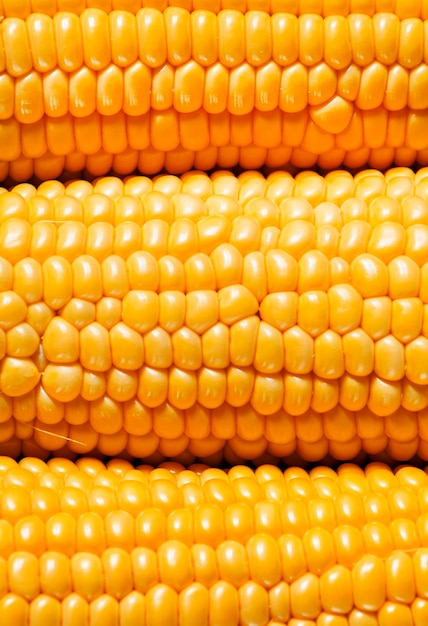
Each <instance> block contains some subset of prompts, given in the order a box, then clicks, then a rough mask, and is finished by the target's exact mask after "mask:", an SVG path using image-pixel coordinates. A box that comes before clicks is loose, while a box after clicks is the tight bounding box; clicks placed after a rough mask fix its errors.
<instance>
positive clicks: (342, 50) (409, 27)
mask: <svg viewBox="0 0 428 626" xmlns="http://www.w3.org/2000/svg"><path fill="white" fill-rule="evenodd" d="M426 30H427V22H426V21H425V20H421V19H419V18H416V17H415V18H409V19H405V20H402V21H400V19H399V17H398V16H397V15H396V14H394V13H377V14H375V15H374V16H373V17H370V16H368V15H360V14H351V15H349V16H348V17H347V18H346V17H343V16H339V15H335V16H330V17H327V18H323V17H322V16H321V15H318V14H308V15H302V16H300V17H296V16H294V15H292V14H290V13H276V14H274V15H272V16H270V15H269V14H268V13H265V12H263V11H248V12H246V13H241V12H240V11H237V10H225V11H221V12H220V14H219V15H218V16H217V15H215V14H214V13H213V12H211V11H194V12H189V11H186V10H185V9H183V8H180V7H168V8H166V9H165V11H163V12H162V11H159V10H157V9H152V8H145V9H141V10H140V11H139V12H138V13H137V15H135V16H134V15H132V14H131V13H129V12H126V11H114V12H112V13H110V14H107V13H105V12H104V11H101V10H99V9H87V10H85V11H84V12H83V13H82V14H81V15H80V16H78V15H76V14H73V13H68V12H61V13H56V14H55V16H54V17H53V18H51V17H49V16H47V15H42V14H38V13H32V14H31V15H30V16H29V17H28V18H27V20H26V21H24V20H21V19H19V18H6V19H5V20H3V22H2V30H1V33H2V40H3V46H2V55H1V57H0V70H1V71H5V70H6V71H7V74H6V75H4V76H3V82H4V81H5V79H9V81H10V79H11V77H17V78H21V79H22V80H19V81H16V83H15V90H16V94H17V96H19V95H21V94H22V97H23V99H24V96H25V94H26V93H27V92H28V93H30V92H31V90H32V89H35V88H38V90H39V91H40V90H41V87H42V80H43V84H44V87H45V89H46V91H48V93H49V96H50V95H51V92H54V94H55V95H57V97H56V101H57V106H60V104H61V103H62V106H64V105H65V104H66V102H67V98H65V102H64V98H62V97H61V96H62V91H63V90H62V89H61V85H62V83H63V82H64V81H67V80H68V76H67V74H69V73H72V74H73V77H72V79H71V81H70V82H71V84H70V91H71V93H70V101H71V102H73V101H75V102H76V107H77V110H76V114H77V115H79V116H82V115H83V114H84V111H85V108H84V107H83V105H80V107H79V106H78V100H79V93H80V90H79V85H81V92H82V93H83V92H85V91H86V92H87V95H86V98H85V100H87V101H88V105H87V106H89V102H90V101H91V100H93V98H94V96H92V97H91V91H98V92H99V99H100V102H99V105H101V106H102V104H103V100H105V101H108V100H111V99H112V94H113V93H114V89H115V88H117V87H118V86H122V88H123V84H124V83H125V87H126V84H127V86H128V89H130V90H131V93H132V95H134V93H136V94H140V92H141V91H143V88H142V87H140V89H137V83H138V82H139V81H140V80H142V79H145V80H144V88H145V86H146V83H147V80H148V78H149V77H150V69H149V68H153V69H155V68H159V69H162V75H157V74H153V86H152V90H153V91H154V93H155V97H157V96H156V92H157V85H158V83H160V85H162V84H163V85H166V82H167V80H168V79H167V78H165V77H163V75H164V74H165V73H167V69H169V73H173V71H174V70H173V68H174V67H177V70H176V73H177V77H176V79H175V84H174V89H175V90H177V89H178V90H179V91H181V90H180V86H182V87H185V89H187V90H189V88H190V90H191V91H195V92H198V89H199V90H200V89H201V85H199V86H198V83H202V82H203V79H204V68H208V67H210V66H213V65H214V64H217V63H218V64H219V67H218V68H217V70H215V69H214V70H213V69H211V70H210V72H208V71H207V76H206V81H207V82H208V83H211V82H217V83H219V84H218V90H219V91H224V87H225V81H226V83H227V78H226V77H227V75H228V72H227V68H239V67H240V66H242V64H243V63H244V62H246V63H247V64H248V66H249V67H250V68H257V67H260V68H263V69H262V70H261V72H260V75H259V81H260V82H264V83H265V84H266V85H274V84H275V83H276V82H277V81H278V75H277V74H279V72H280V69H281V68H282V67H288V66H293V67H294V74H295V75H296V76H297V75H298V74H299V75H300V74H302V73H303V72H305V71H306V67H310V68H311V71H310V73H309V83H310V85H311V83H312V84H313V87H314V92H315V91H316V89H315V87H316V85H317V84H322V83H324V82H325V83H326V85H325V87H324V90H325V91H326V90H327V89H330V90H331V88H332V85H334V84H335V82H336V72H338V71H339V72H340V71H343V72H344V76H342V81H343V82H345V83H346V84H347V85H348V89H347V91H350V92H353V91H355V87H354V88H352V87H350V86H349V84H350V82H352V79H353V80H354V81H355V83H356V88H357V89H358V80H357V76H354V74H359V73H360V69H359V68H360V67H361V68H367V69H366V71H363V72H362V74H361V82H362V85H361V92H362V93H361V95H360V97H359V98H357V103H358V102H360V101H361V102H363V101H364V100H365V101H366V102H365V103H366V105H369V103H368V100H369V99H370V98H374V96H373V95H372V94H370V96H369V95H368V94H367V93H365V92H367V91H371V89H372V88H373V86H377V90H376V91H377V94H376V95H377V96H378V97H379V93H380V92H381V91H382V89H381V87H382V85H383V86H386V83H387V80H388V91H390V90H391V88H392V91H394V90H393V86H394V83H397V84H399V85H400V86H401V87H403V86H405V91H407V89H410V94H409V97H410V98H411V101H413V102H415V103H418V94H419V91H421V94H422V95H423V90H421V89H419V90H418V94H414V93H412V87H413V88H417V85H418V82H420V83H421V84H423V77H424V76H425V75H426V71H427V70H426V63H427V60H428V53H427V51H426V45H425V38H426ZM192 60H193V63H191V61H192ZM269 61H273V65H270V66H267V65H266V64H267V63H268V62H269ZM138 62H139V65H138ZM136 63H137V65H135V64H136ZM295 64H297V65H295ZM389 66H392V68H391V70H392V71H391V72H390V75H389V79H387V74H388V70H387V68H388V67H389ZM214 67H215V65H214ZM81 68H84V69H85V72H81V73H79V70H81ZM121 68H130V70H129V72H128V73H122V70H121ZM32 70H34V72H33V73H31V72H32ZM407 70H415V72H416V75H415V76H414V75H413V74H414V73H411V74H410V81H411V82H410V85H409V74H408V72H407ZM94 72H98V77H97V75H96V74H94ZM39 73H40V74H41V75H42V76H40V74H39ZM76 73H77V74H76ZM238 74H239V75H240V76H239V78H238V77H236V78H235V77H234V76H235V75H234V73H233V72H232V73H231V75H230V82H231V83H232V84H233V82H239V81H241V82H244V83H247V82H248V83H249V85H248V90H249V89H250V86H252V88H253V90H254V84H252V83H254V77H253V81H251V80H250V79H251V76H250V74H249V71H248V72H243V70H241V71H240V72H238ZM241 74H242V76H241ZM253 74H254V69H253ZM211 75H212V77H211ZM340 76H341V75H340V74H339V82H340ZM406 77H407V85H406ZM96 78H98V87H97V88H96V87H95V81H96ZM412 78H413V80H414V81H415V83H414V84H413V85H412ZM263 79H264V80H263ZM379 79H381V83H380V84H377V83H378V80H379ZM294 80H295V81H297V80H298V79H297V78H295V79H294ZM284 81H285V82H287V81H286V78H285V77H284V79H283V82H284ZM10 82H11V84H12V85H13V82H12V81H10ZM226 86H227V84H226ZM286 87H288V85H283V89H286ZM9 89H10V86H9ZM265 89H266V87H265ZM2 91H3V92H4V93H5V94H7V93H8V91H7V87H6V90H5V89H4V87H3V89H2ZM56 91H57V93H55V92H56ZM165 91H166V86H165ZM74 94H75V95H74ZM185 95H186V94H185V93H184V92H183V94H182V97H183V98H184V96H185ZM213 97H214V96H213ZM314 97H315V96H312V99H314ZM4 98H5V100H6V96H4ZM159 98H160V96H159ZM54 99H55V98H54ZM194 99H195V100H196V99H197V96H196V95H195V96H194ZM390 99H391V100H394V99H395V100H396V99H398V94H397V95H396V96H395V98H394V93H392V94H391V96H390ZM11 104H12V106H13V99H12V102H11ZM53 104H54V103H53V102H52V103H51V106H52V114H53V115H58V113H55V110H54V108H53ZM371 104H372V105H373V106H372V108H375V105H374V104H373V103H371ZM82 107H83V108H82ZM16 108H17V109H19V100H18V103H17V105H16ZM113 108H114V104H112V105H111V106H110V107H108V106H106V112H107V113H106V114H111V113H110V109H113ZM100 112H101V111H100ZM28 121H30V119H29V120H28Z"/></svg>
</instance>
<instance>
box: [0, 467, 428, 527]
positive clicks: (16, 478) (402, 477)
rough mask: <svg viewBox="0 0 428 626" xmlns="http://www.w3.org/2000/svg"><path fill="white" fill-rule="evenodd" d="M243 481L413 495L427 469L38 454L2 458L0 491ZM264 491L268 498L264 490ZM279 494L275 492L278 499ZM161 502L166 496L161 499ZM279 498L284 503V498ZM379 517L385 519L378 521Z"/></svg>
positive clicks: (324, 491) (317, 490) (321, 492)
mask: <svg viewBox="0 0 428 626" xmlns="http://www.w3.org/2000/svg"><path fill="white" fill-rule="evenodd" d="M241 479H245V480H244V481H242V485H244V484H247V483H246V481H247V479H250V480H251V481H253V480H254V481H255V482H254V483H253V485H256V483H258V484H260V485H261V486H264V487H266V486H268V484H269V483H272V482H273V483H275V485H276V484H277V483H280V484H281V485H282V484H284V485H285V486H287V485H288V488H289V489H291V485H295V486H296V488H297V486H298V485H299V486H300V487H301V485H302V480H303V481H305V483H309V482H312V485H313V489H314V492H313V493H314V495H315V496H320V497H321V496H325V497H329V496H331V495H334V494H336V493H337V490H339V491H340V492H344V493H359V494H360V495H363V496H364V494H366V493H368V492H379V493H382V494H386V495H387V494H388V493H389V492H391V491H394V490H396V489H402V488H406V489H410V490H411V491H412V492H414V493H419V490H420V489H423V493H425V492H426V489H425V487H426V486H427V484H428V475H427V470H426V469H425V470H423V469H420V468H417V467H412V466H401V467H399V468H397V469H395V470H393V469H391V467H390V466H389V465H387V464H385V463H379V462H375V463H369V464H367V465H366V466H365V468H364V469H363V468H361V467H360V466H359V465H356V464H355V463H346V464H345V465H341V466H339V467H338V468H337V470H333V469H332V468H330V467H327V466H321V467H316V468H313V469H310V470H305V469H304V468H301V467H290V468H288V469H286V470H281V469H279V468H278V467H276V466H274V465H268V464H266V465H263V466H261V467H258V468H257V469H252V468H251V467H249V466H247V465H236V466H234V467H231V468H229V469H224V470H222V469H217V468H211V467H209V466H207V465H204V464H195V465H191V466H189V467H185V466H183V465H182V464H180V463H178V462H175V463H173V462H168V463H161V464H159V467H157V468H154V467H152V466H150V465H146V464H144V465H135V463H132V462H130V461H127V460H125V459H111V460H109V461H107V462H105V463H103V462H102V461H101V460H99V459H96V458H91V457H83V458H79V459H78V460H77V461H76V462H75V463H73V462H72V461H70V460H69V459H66V458H51V459H49V460H48V461H46V462H44V461H42V460H40V459H36V458H25V457H24V458H22V459H20V460H19V461H16V460H14V459H13V458H11V457H5V456H0V491H1V489H2V488H3V487H12V486H20V487H25V488H26V489H27V490H30V491H31V490H32V489H33V488H34V487H36V486H39V487H42V486H46V487H48V488H50V489H53V490H54V491H55V492H60V491H61V489H62V488H63V487H64V486H70V487H72V486H74V487H77V486H80V487H81V488H82V489H86V487H87V486H88V485H89V484H94V485H99V486H101V485H104V486H108V487H111V488H112V489H115V488H117V487H118V486H119V484H121V483H122V482H127V481H129V480H131V481H137V482H139V483H142V484H144V485H150V484H152V483H153V482H155V481H157V480H163V481H165V480H167V481H170V482H172V483H174V484H177V485H178V486H182V485H185V484H196V485H202V486H203V485H205V484H206V483H207V482H208V481H211V480H215V481H219V480H220V481H222V482H223V481H225V482H228V483H230V484H232V483H234V482H235V481H237V480H239V481H240V482H239V484H240V485H241ZM296 479H298V480H297V482H296V483H294V482H293V481H294V480H296ZM52 480H53V481H54V482H53V483H52V482H51V481H52ZM82 481H83V482H82ZM88 481H89V482H88ZM215 484H217V482H216V483H215ZM210 493H211V492H210ZM240 493H241V492H240ZM260 493H261V492H260ZM284 493H285V492H284ZM286 493H287V494H288V497H290V498H295V497H297V495H298V493H300V492H299V491H294V490H291V491H289V490H288V491H287V492H286ZM311 493H312V491H311ZM421 493H422V491H421ZM241 495H242V494H241ZM266 495H267V497H268V494H267V492H266ZM243 497H244V496H243ZM278 497H279V496H278ZM278 497H277V496H275V498H276V499H278ZM284 497H285V496H284ZM424 497H425V496H424ZM259 499H260V498H259ZM259 499H256V500H255V501H254V502H253V504H255V503H256V502H258V501H259ZM268 499H269V497H268ZM162 501H164V500H163V499H162ZM239 501H241V500H239ZM242 501H245V500H242ZM279 501H282V496H281V497H280V498H279ZM424 501H425V500H424ZM204 502H205V500H204ZM420 506H421V507H422V508H421V512H422V513H424V512H425V508H424V507H425V505H424V504H423V502H422V500H421V501H420ZM115 508H116V507H115ZM137 508H138V507H137ZM141 508H144V507H141ZM138 512H139V511H138ZM17 519H19V518H17ZM376 519H377V518H376ZM367 521H375V518H372V517H370V518H369V517H367ZM378 521H384V520H381V519H378ZM299 527H300V525H299Z"/></svg>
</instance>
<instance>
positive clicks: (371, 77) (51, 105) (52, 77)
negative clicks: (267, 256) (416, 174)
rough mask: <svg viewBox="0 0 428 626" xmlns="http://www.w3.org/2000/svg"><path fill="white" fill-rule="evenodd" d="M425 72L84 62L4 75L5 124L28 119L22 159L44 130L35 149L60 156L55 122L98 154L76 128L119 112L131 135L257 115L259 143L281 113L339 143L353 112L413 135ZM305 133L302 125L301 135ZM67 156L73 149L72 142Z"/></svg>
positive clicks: (102, 123)
mask: <svg viewBox="0 0 428 626" xmlns="http://www.w3.org/2000/svg"><path fill="white" fill-rule="evenodd" d="M427 75H428V65H424V66H420V67H419V68H418V69H417V70H415V71H413V72H411V73H410V75H409V73H408V72H407V70H406V69H405V68H402V67H401V66H398V65H394V66H393V67H392V69H390V70H389V71H388V69H387V68H386V67H385V66H383V65H381V64H380V63H377V62H375V63H372V64H371V65H369V66H368V67H366V68H364V69H363V70H362V71H360V69H359V68H358V67H357V66H356V65H351V66H349V68H348V69H347V70H346V71H344V72H342V73H339V74H337V73H336V72H334V71H333V70H331V69H330V68H329V67H328V66H327V65H326V64H325V63H324V62H322V63H319V64H317V65H315V66H314V67H313V68H310V69H309V70H308V69H307V68H305V67H304V65H302V64H301V63H295V64H293V65H292V66H290V67H288V68H285V69H282V70H281V68H280V67H279V66H278V65H277V64H276V63H275V62H273V61H272V62H269V63H267V64H266V65H264V66H263V67H261V68H259V69H254V67H252V66H251V65H250V64H248V63H243V64H241V65H239V66H238V67H235V68H232V69H231V70H229V69H228V68H227V67H225V66H224V65H222V64H221V63H219V62H218V63H215V64H214V65H211V66H210V67H209V68H208V69H206V70H205V69H204V68H203V67H201V65H199V64H198V63H197V62H196V61H193V60H191V61H189V62H187V63H185V64H183V65H181V66H180V67H179V68H177V69H175V68H173V67H172V66H171V65H169V64H165V65H163V66H162V67H160V68H156V69H154V70H150V69H148V68H147V67H145V66H144V65H143V64H142V63H141V62H140V61H138V62H137V63H135V64H134V65H132V66H131V68H129V69H126V70H124V71H123V70H122V69H121V68H118V67H117V66H113V65H110V66H109V67H108V68H107V69H106V70H103V71H101V72H98V73H97V72H94V71H92V70H89V69H88V68H87V67H84V68H82V69H81V70H79V71H77V72H76V73H74V74H73V75H72V76H71V77H70V78H69V77H68V75H67V74H65V73H64V72H62V71H61V70H54V71H53V72H49V73H47V74H45V75H44V76H41V75H40V74H39V73H38V72H36V71H31V72H30V73H29V74H27V75H26V76H25V77H24V78H22V79H21V78H16V79H14V78H12V77H10V76H9V75H7V74H4V75H3V76H0V120H3V122H2V127H3V130H2V133H3V134H4V136H7V135H9V136H10V137H13V134H14V132H15V133H16V129H17V128H20V126H19V125H20V124H23V125H24V127H23V128H22V129H21V133H22V142H23V146H25V150H23V152H24V154H25V156H35V155H34V154H32V153H31V152H30V150H31V148H30V147H29V146H28V145H27V144H28V143H29V141H30V137H32V138H33V140H35V139H36V138H37V137H39V136H40V138H39V141H38V143H39V144H40V146H39V147H38V150H39V151H41V150H42V146H43V143H42V141H41V139H42V138H43V137H45V143H47V145H48V147H49V149H50V150H51V151H52V152H53V153H55V152H56V150H55V148H54V146H55V145H56V144H55V140H54V138H53V137H52V133H53V132H54V129H58V128H62V129H63V132H64V133H66V131H67V128H68V129H69V132H70V130H71V129H74V134H75V135H76V137H75V143H76V146H77V149H80V150H81V151H82V152H84V153H89V154H91V153H93V152H96V147H95V148H93V150H92V152H88V150H87V149H84V148H83V146H84V145H85V144H83V143H82V141H83V138H82V137H80V136H79V133H81V132H82V129H83V128H84V127H90V126H94V129H93V131H92V132H93V134H94V135H96V128H97V127H98V129H99V130H98V132H100V130H101V131H102V130H103V129H104V132H103V133H102V134H105V133H106V132H107V130H106V129H107V128H108V126H107V125H108V124H109V123H110V125H111V124H112V123H113V122H112V120H110V119H109V118H110V117H112V118H113V120H120V119H121V117H122V118H123V120H124V121H125V123H126V124H127V126H128V128H129V132H130V133H132V130H134V135H135V131H136V129H140V131H141V130H142V129H144V128H145V126H147V125H148V126H149V128H148V130H150V134H151V135H154V139H156V137H155V135H156V133H158V134H160V130H161V128H162V124H164V125H165V124H166V123H167V122H168V124H169V126H170V128H171V131H172V132H173V131H174V128H175V127H176V126H177V127H178V126H181V127H184V126H185V125H186V123H187V125H188V124H189V121H188V120H191V119H194V120H195V124H197V125H199V126H201V125H202V123H203V120H204V118H205V117H206V118H207V119H206V124H211V135H212V133H213V131H214V129H216V131H217V132H220V129H221V128H222V126H226V127H227V126H230V130H229V133H231V132H233V131H234V132H235V133H236V132H237V130H236V129H235V130H234V127H235V126H236V125H237V124H239V123H241V124H243V123H244V121H245V116H248V115H250V114H253V117H254V120H253V123H254V131H253V134H254V137H255V143H256V144H257V143H260V140H259V139H258V135H257V132H256V130H257V127H260V125H261V124H262V123H263V121H264V123H265V124H268V123H270V124H271V125H272V127H274V126H275V124H276V125H278V123H279V121H280V120H281V119H283V122H282V123H283V124H284V123H286V122H287V121H288V122H290V121H293V120H294V121H295V123H298V122H299V121H300V125H304V122H305V120H306V124H308V123H310V122H312V123H314V124H315V125H316V126H318V127H319V129H320V130H322V131H325V132H326V133H330V134H331V135H334V136H337V140H338V139H339V138H342V137H343V134H344V131H345V130H346V129H348V128H349V126H350V124H351V121H352V120H353V119H354V118H356V119H357V120H360V124H363V127H364V128H366V127H367V125H369V124H370V120H372V119H373V117H374V116H375V117H376V119H378V120H383V123H388V121H389V120H390V121H389V123H392V120H394V119H396V118H397V119H398V120H400V119H401V118H403V119H405V120H407V125H409V129H408V133H410V136H411V132H412V128H413V127H417V124H418V120H424V119H425V117H424V114H425V112H426V108H427V103H428V99H427V97H426V94H425V90H424V85H425V83H426V80H427ZM379 107H381V109H380V111H377V109H379ZM149 112H150V115H148V113H149ZM299 113H300V115H297V114H299ZM303 113H306V116H303ZM191 114H193V115H191ZM283 114H285V115H283ZM391 114H393V115H391ZM211 118H212V119H211ZM241 118H242V119H241ZM277 118H279V119H277ZM356 123H357V122H355V121H354V126H355V124H356ZM396 123H398V122H396ZM27 125H28V128H27ZM116 125H118V122H116ZM14 129H15V130H14ZM303 131H304V128H303V129H302V130H300V133H302V132H303ZM146 132H147V130H146ZM298 132H299V131H297V130H296V131H295V133H294V134H295V135H296V134H297V133H298ZM355 132H356V131H354V133H355ZM224 133H225V130H223V138H220V137H217V139H216V140H215V139H214V137H213V136H211V143H212V144H213V145H223V144H224V143H226V141H225V137H226V138H227V135H225V134H224ZM291 136H292V135H291ZM189 141H191V139H190V138H189ZM216 141H217V143H216ZM377 141H378V143H379V139H378V140H377ZM414 141H415V140H414V139H413V142H410V145H411V144H412V143H414ZM140 142H141V140H140ZM169 142H170V144H171V145H172V147H175V145H176V144H177V143H178V141H177V140H175V144H174V139H173V138H171V139H170V140H169ZM129 143H130V145H131V146H132V147H133V148H138V147H139V146H138V144H137V143H136V138H135V137H130V139H129ZM284 144H286V141H285V138H284ZM154 145H155V147H157V148H158V149H160V146H157V145H156V144H154ZM183 145H185V144H183ZM261 145H263V144H261ZM367 145H369V146H370V141H367ZM398 145H399V144H398ZM266 147H270V146H269V145H266ZM373 147H375V146H373ZM412 147H413V146H412ZM35 149H36V148H35V147H33V150H35ZM165 149H166V148H165ZM9 150H12V147H11V148H9ZM118 151H119V150H112V152H113V153H116V152H118ZM60 154H67V151H66V150H65V147H64V148H63V152H62V153H60ZM6 159H7V157H6Z"/></svg>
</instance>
